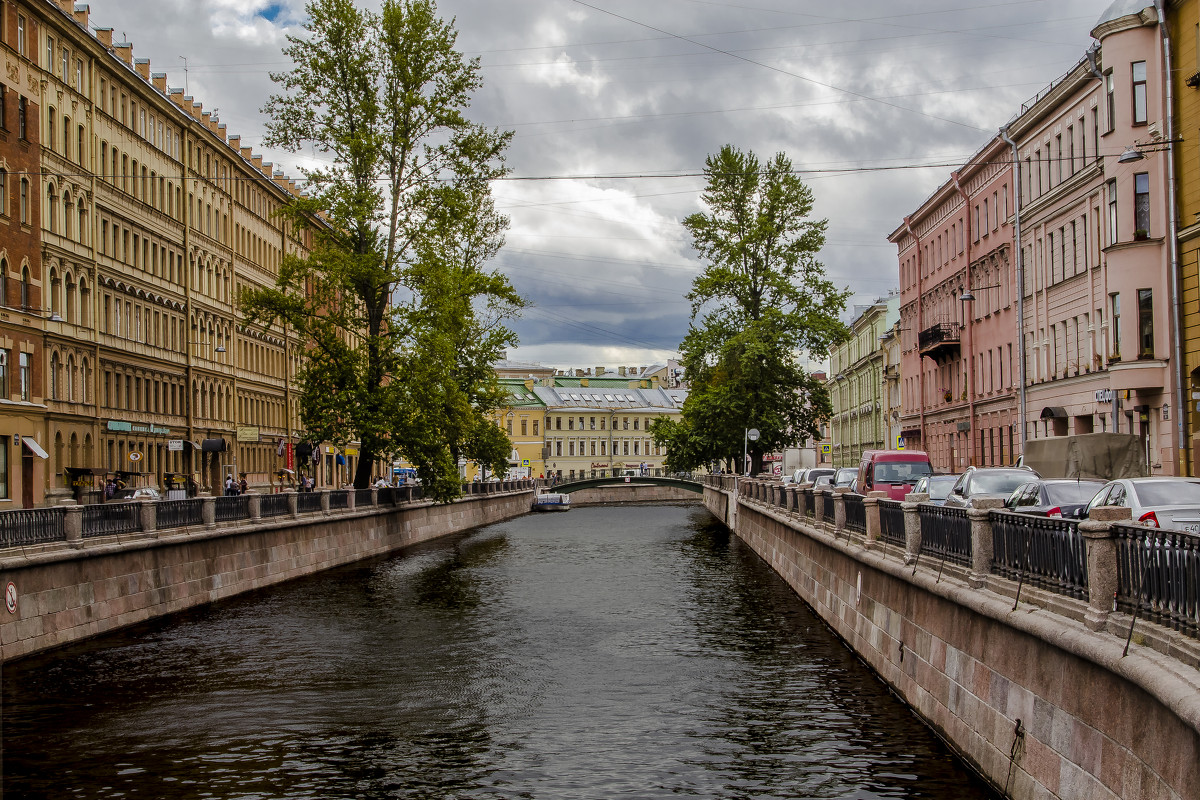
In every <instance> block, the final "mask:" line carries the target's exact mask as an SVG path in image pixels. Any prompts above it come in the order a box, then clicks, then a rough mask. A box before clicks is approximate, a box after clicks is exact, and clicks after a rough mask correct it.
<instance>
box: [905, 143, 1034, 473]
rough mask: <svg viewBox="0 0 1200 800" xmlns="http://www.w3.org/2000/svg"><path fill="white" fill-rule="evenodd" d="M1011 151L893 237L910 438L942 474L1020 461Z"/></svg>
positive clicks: (983, 164)
mask: <svg viewBox="0 0 1200 800" xmlns="http://www.w3.org/2000/svg"><path fill="white" fill-rule="evenodd" d="M1013 187H1014V183H1013V170H1012V151H1011V149H1010V148H1009V146H1008V145H1007V144H1006V143H1005V142H1004V141H1003V140H1002V139H1000V138H999V137H996V138H994V139H992V141H990V142H989V143H988V144H987V145H986V146H985V147H984V148H983V149H981V150H980V151H979V152H978V153H976V154H975V156H974V157H973V158H972V159H971V160H970V162H969V163H968V164H967V165H965V166H964V167H963V168H962V169H960V170H958V171H957V172H955V173H953V174H952V175H951V179H950V180H949V181H947V182H946V183H944V184H942V186H941V187H939V188H938V190H937V191H936V192H934V194H933V195H932V196H931V197H930V198H929V199H928V200H926V201H925V202H924V203H922V204H921V206H920V207H919V208H917V209H916V210H915V211H914V212H913V213H912V214H911V215H909V216H908V217H906V218H905V221H904V224H903V225H902V226H900V227H899V228H897V229H896V230H895V231H894V232H893V233H892V234H891V236H890V237H888V238H889V240H890V241H891V242H892V243H893V244H895V245H896V247H897V249H898V251H899V262H900V342H901V363H900V376H901V378H900V380H901V412H900V413H901V416H900V427H901V435H902V436H903V438H904V445H905V447H907V448H909V449H923V450H926V451H927V452H928V453H929V455H930V459H931V460H932V461H933V465H934V468H935V469H936V470H938V471H942V472H961V471H962V470H963V469H965V468H966V467H967V466H969V465H977V466H1000V465H1007V464H1011V463H1013V462H1014V461H1015V460H1016V458H1017V456H1018V455H1019V454H1020V449H1019V444H1018V443H1019V440H1020V437H1019V426H1018V414H1017V411H1018V404H1017V389H1018V386H1019V383H1018V377H1017V376H1018V370H1017V362H1018V359H1019V355H1020V350H1019V347H1018V344H1017V330H1018V325H1017V311H1016V309H1017V300H1018V291H1017V287H1018V284H1017V281H1016V269H1015V258H1014V247H1013V241H1014V240H1013V228H1012V225H1011V222H1012V216H1013V211H1014V204H1013V203H1014V195H1013Z"/></svg>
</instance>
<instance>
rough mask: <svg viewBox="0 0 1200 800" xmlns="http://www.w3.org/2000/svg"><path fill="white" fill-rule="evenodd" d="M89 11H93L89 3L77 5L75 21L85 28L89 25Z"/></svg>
mask: <svg viewBox="0 0 1200 800" xmlns="http://www.w3.org/2000/svg"><path fill="white" fill-rule="evenodd" d="M89 13H91V7H90V6H88V5H87V4H82V5H77V6H75V21H76V22H77V23H79V24H80V25H82V26H83V27H84V28H85V29H86V28H87V26H88V14H89Z"/></svg>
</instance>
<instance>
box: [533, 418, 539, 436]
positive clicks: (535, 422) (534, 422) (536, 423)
mask: <svg viewBox="0 0 1200 800" xmlns="http://www.w3.org/2000/svg"><path fill="white" fill-rule="evenodd" d="M533 435H534V436H537V435H538V421H537V420H536V419H535V420H534V421H533Z"/></svg>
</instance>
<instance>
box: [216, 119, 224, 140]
mask: <svg viewBox="0 0 1200 800" xmlns="http://www.w3.org/2000/svg"><path fill="white" fill-rule="evenodd" d="M217 136H220V137H221V141H222V142H223V141H225V123H224V122H219V123H217Z"/></svg>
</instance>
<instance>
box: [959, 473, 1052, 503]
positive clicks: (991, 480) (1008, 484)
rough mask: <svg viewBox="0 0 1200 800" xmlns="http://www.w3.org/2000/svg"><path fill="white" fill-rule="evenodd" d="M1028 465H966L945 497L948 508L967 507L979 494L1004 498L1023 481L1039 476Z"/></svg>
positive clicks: (1026, 481)
mask: <svg viewBox="0 0 1200 800" xmlns="http://www.w3.org/2000/svg"><path fill="white" fill-rule="evenodd" d="M1040 477H1042V476H1041V475H1038V474H1037V473H1036V472H1034V471H1033V470H1031V469H1029V468H1028V467H968V468H967V471H966V472H964V473H963V474H962V475H959V476H958V481H957V482H956V483H955V484H954V488H953V489H951V490H950V494H949V495H948V496H947V497H946V502H945V505H946V506H947V507H948V508H969V507H970V506H971V499H972V498H975V497H981V496H985V495H986V496H991V497H998V498H999V499H1000V500H1005V499H1007V498H1008V496H1009V495H1011V494H1012V493H1013V490H1014V489H1016V488H1017V487H1018V486H1020V485H1021V484H1023V483H1028V482H1029V481H1030V480H1032V479H1034V478H1040Z"/></svg>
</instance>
